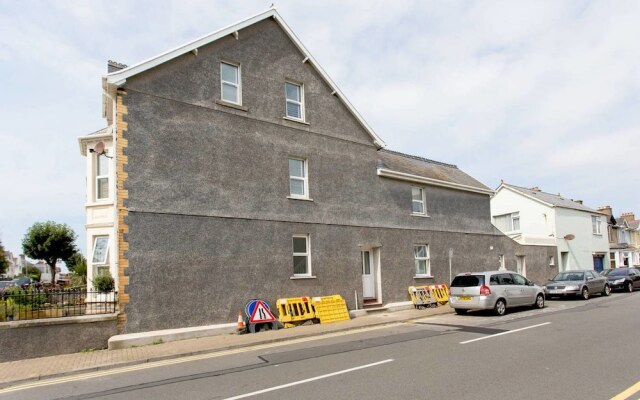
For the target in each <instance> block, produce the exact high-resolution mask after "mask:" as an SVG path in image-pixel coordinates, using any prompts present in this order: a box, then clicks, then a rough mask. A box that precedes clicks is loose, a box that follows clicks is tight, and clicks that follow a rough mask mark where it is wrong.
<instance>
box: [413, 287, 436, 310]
mask: <svg viewBox="0 0 640 400" xmlns="http://www.w3.org/2000/svg"><path fill="white" fill-rule="evenodd" d="M409 296H411V302H413V307H414V308H424V307H437V306H438V300H436V299H435V298H434V297H432V296H431V292H430V291H429V288H428V287H427V286H409Z"/></svg>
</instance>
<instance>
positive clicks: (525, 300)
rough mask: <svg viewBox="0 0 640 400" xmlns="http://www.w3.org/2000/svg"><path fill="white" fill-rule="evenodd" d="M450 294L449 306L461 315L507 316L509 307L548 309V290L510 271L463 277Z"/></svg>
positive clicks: (472, 273) (454, 282) (466, 274)
mask: <svg viewBox="0 0 640 400" xmlns="http://www.w3.org/2000/svg"><path fill="white" fill-rule="evenodd" d="M450 290H451V293H450V296H449V305H450V306H451V307H452V308H453V309H454V310H455V311H456V313H458V314H464V313H466V312H467V311H468V310H494V311H495V313H496V314H498V315H504V314H505V313H506V312H507V308H508V307H519V306H533V307H536V308H544V290H543V289H542V288H541V287H540V286H537V285H535V284H534V283H533V282H531V281H530V280H528V279H527V278H525V277H524V276H522V275H519V274H516V273H514V272H509V271H486V272H467V273H464V274H459V275H456V277H455V278H453V281H452V282H451V288H450Z"/></svg>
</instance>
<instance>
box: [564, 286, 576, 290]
mask: <svg viewBox="0 0 640 400" xmlns="http://www.w3.org/2000/svg"><path fill="white" fill-rule="evenodd" d="M565 289H567V290H578V287H577V286H565Z"/></svg>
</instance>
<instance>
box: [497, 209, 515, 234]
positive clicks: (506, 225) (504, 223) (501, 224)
mask: <svg viewBox="0 0 640 400" xmlns="http://www.w3.org/2000/svg"><path fill="white" fill-rule="evenodd" d="M493 221H494V222H493V223H494V224H495V226H496V227H497V228H498V229H500V230H501V231H503V232H512V231H519V230H520V213H519V212H516V213H511V214H504V215H498V216H495V217H493Z"/></svg>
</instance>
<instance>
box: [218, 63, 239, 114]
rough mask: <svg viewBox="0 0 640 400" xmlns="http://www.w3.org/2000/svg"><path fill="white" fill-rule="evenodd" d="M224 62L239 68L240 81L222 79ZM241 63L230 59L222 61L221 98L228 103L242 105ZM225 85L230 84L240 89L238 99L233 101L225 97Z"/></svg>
mask: <svg viewBox="0 0 640 400" xmlns="http://www.w3.org/2000/svg"><path fill="white" fill-rule="evenodd" d="M222 64H225V65H228V66H230V67H235V68H236V70H237V76H238V82H231V81H225V80H224V79H222ZM241 72H242V71H241V69H240V64H236V63H232V62H229V61H220V99H221V100H222V101H225V102H227V103H231V104H237V105H239V106H240V105H242V74H241ZM224 85H229V86H232V87H235V88H236V90H237V91H238V101H237V102H235V101H232V100H228V99H225V98H224Z"/></svg>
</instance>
